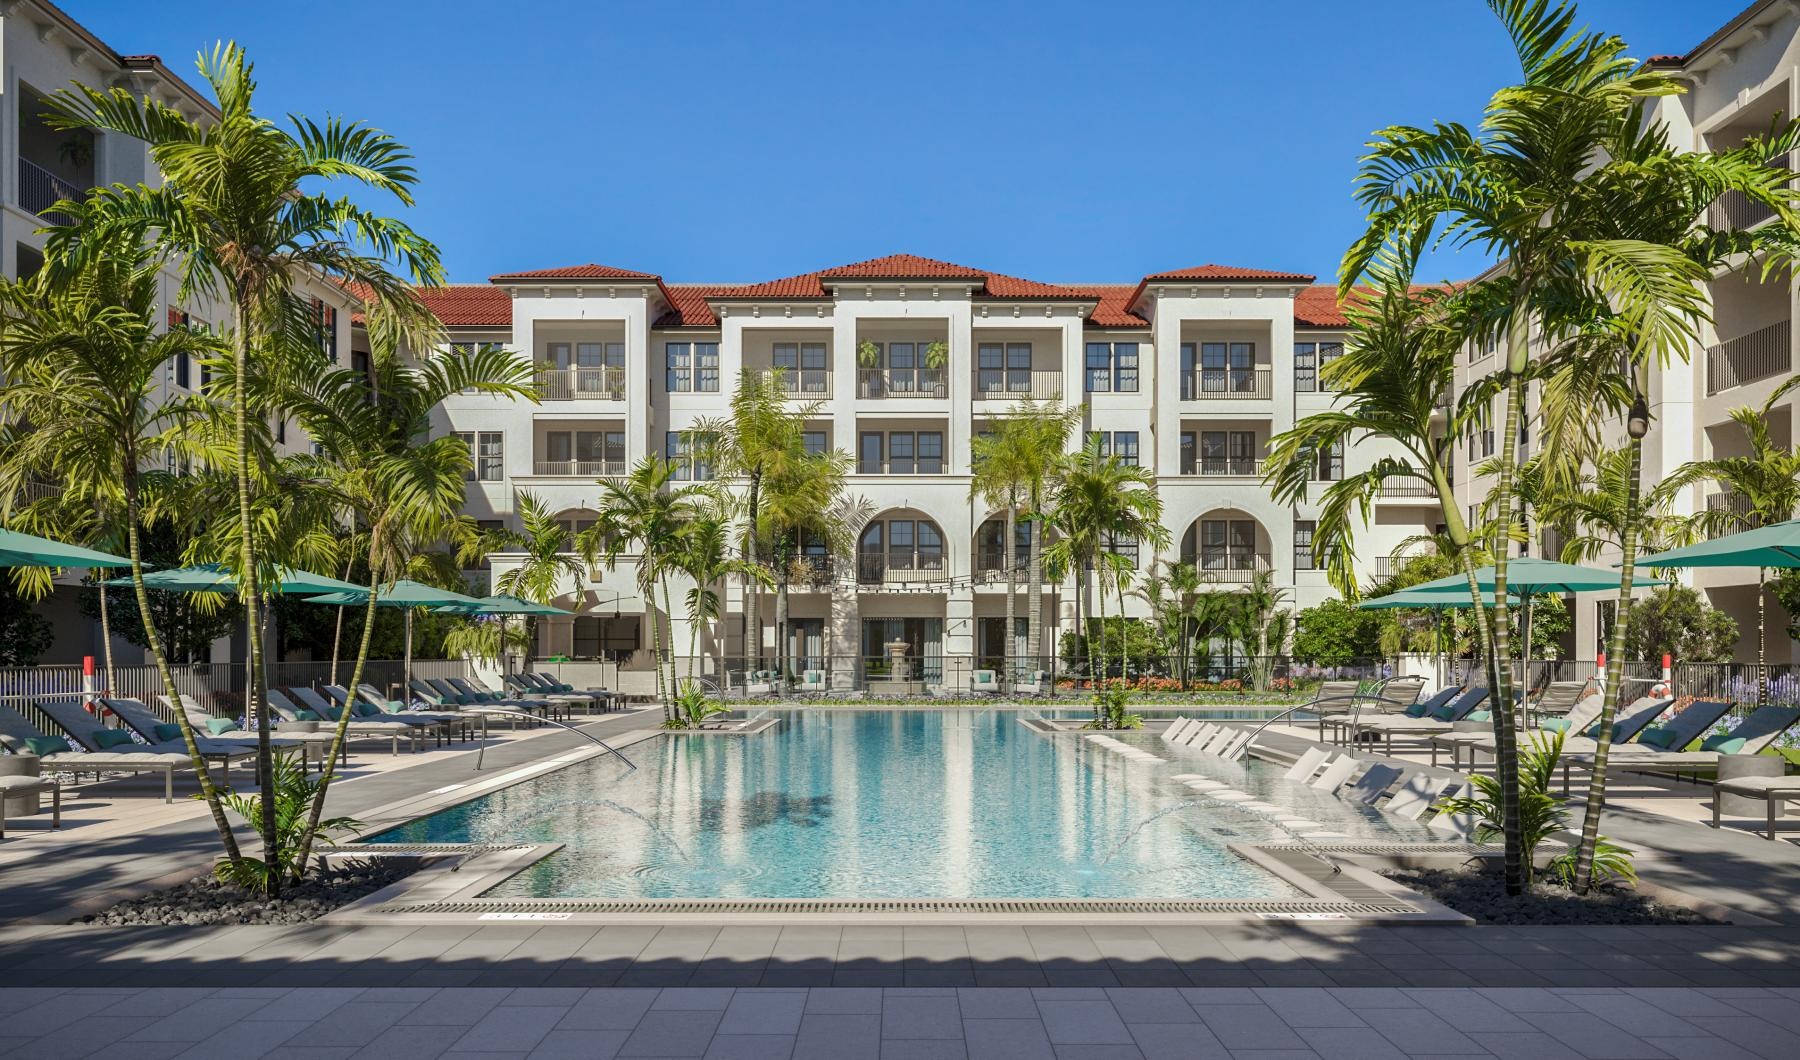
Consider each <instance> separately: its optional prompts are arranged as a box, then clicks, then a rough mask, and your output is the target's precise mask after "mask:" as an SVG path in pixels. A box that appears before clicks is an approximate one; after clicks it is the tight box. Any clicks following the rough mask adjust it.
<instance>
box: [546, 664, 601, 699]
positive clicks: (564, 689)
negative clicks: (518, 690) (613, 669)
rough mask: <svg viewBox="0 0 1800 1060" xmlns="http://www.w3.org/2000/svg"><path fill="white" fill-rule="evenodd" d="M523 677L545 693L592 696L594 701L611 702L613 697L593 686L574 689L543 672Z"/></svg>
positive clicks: (572, 686) (570, 685)
mask: <svg viewBox="0 0 1800 1060" xmlns="http://www.w3.org/2000/svg"><path fill="white" fill-rule="evenodd" d="M525 676H527V677H529V678H532V679H533V680H535V681H536V682H537V683H538V685H539V686H540V687H541V688H542V690H543V691H545V692H560V693H563V694H564V695H575V696H592V697H594V699H595V700H596V701H600V700H611V699H612V696H613V694H612V692H611V691H610V690H609V689H606V688H601V687H598V686H594V685H590V686H588V687H587V688H576V687H575V686H574V685H572V684H570V683H568V682H567V681H562V680H559V679H557V678H556V677H555V676H554V675H552V674H550V673H549V672H547V671H544V670H538V671H537V672H535V673H530V674H526V675H525Z"/></svg>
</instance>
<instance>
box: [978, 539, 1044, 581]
mask: <svg viewBox="0 0 1800 1060" xmlns="http://www.w3.org/2000/svg"><path fill="white" fill-rule="evenodd" d="M1013 558H1014V563H1013V566H1012V567H1011V568H1010V569H1012V570H1014V571H1016V572H1017V575H1016V579H1017V580H1018V581H1019V583H1020V584H1021V585H1023V584H1024V581H1025V579H1026V577H1027V576H1028V573H1029V571H1030V569H1031V568H1030V566H1029V557H1027V556H1024V555H1017V554H1015V555H1014V557H1013ZM1007 570H1008V567H1007V565H1006V550H1005V549H1002V548H984V549H980V550H978V551H977V552H976V553H975V578H976V580H977V581H981V582H986V583H987V584H990V585H992V584H996V583H999V582H1004V581H1006V572H1007Z"/></svg>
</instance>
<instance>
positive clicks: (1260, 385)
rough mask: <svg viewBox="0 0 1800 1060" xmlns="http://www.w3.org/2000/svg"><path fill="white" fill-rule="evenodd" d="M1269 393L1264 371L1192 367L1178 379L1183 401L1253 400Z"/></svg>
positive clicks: (1271, 380)
mask: <svg viewBox="0 0 1800 1060" xmlns="http://www.w3.org/2000/svg"><path fill="white" fill-rule="evenodd" d="M1273 393H1274V373H1273V372H1271V371H1270V370H1269V369H1267V368H1196V369H1194V370H1193V371H1191V372H1189V373H1188V374H1186V375H1184V376H1182V378H1181V400H1183V401H1256V400H1260V399H1266V398H1268V397H1270V396H1271V395H1272V394H1273Z"/></svg>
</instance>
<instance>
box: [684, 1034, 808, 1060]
mask: <svg viewBox="0 0 1800 1060" xmlns="http://www.w3.org/2000/svg"><path fill="white" fill-rule="evenodd" d="M793 1055H794V1036H793V1035H791V1034H717V1035H714V1036H713V1040H712V1044H711V1045H710V1046H708V1047H707V1050H706V1060H788V1058H789V1057H790V1056H793Z"/></svg>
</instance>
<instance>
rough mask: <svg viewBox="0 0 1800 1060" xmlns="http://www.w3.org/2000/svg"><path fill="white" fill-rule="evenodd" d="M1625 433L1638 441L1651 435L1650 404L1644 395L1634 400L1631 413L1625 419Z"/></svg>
mask: <svg viewBox="0 0 1800 1060" xmlns="http://www.w3.org/2000/svg"><path fill="white" fill-rule="evenodd" d="M1625 433H1626V434H1629V435H1630V436H1631V437H1633V438H1637V439H1641V438H1643V437H1644V435H1646V434H1649V433H1650V403H1649V402H1648V401H1645V400H1644V395H1642V394H1639V395H1638V396H1637V397H1635V398H1633V399H1632V402H1631V413H1630V414H1629V415H1628V416H1626V417H1625Z"/></svg>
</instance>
